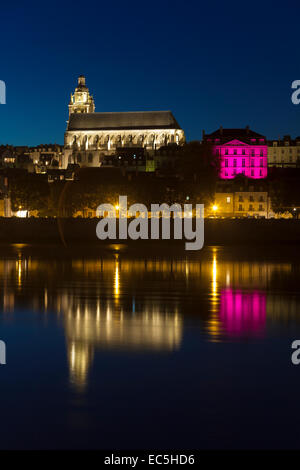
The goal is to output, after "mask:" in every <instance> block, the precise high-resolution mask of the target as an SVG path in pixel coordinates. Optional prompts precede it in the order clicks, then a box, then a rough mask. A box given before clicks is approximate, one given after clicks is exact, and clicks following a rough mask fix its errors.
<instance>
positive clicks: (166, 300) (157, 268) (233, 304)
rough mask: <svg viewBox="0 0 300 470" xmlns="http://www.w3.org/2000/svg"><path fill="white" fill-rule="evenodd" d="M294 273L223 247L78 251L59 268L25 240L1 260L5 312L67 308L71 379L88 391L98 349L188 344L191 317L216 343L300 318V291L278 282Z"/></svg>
mask: <svg viewBox="0 0 300 470" xmlns="http://www.w3.org/2000/svg"><path fill="white" fill-rule="evenodd" d="M292 275H293V270H292V264H291V263H274V262H251V261H250V262H249V261H238V262H232V261H229V260H228V261H226V259H222V256H221V254H220V252H219V249H217V248H212V250H211V251H210V252H209V257H207V258H205V257H204V258H202V259H201V260H199V259H198V260H197V259H196V260H189V261H188V260H186V259H164V258H161V259H160V258H155V259H151V258H149V259H147V258H145V259H143V258H141V259H139V258H137V259H132V258H128V259H127V258H126V257H125V256H124V257H123V255H122V256H119V257H115V258H113V257H107V258H91V259H86V258H83V259H80V258H76V259H74V258H73V259H71V260H67V261H66V260H63V261H61V262H57V263H53V265H52V266H51V268H50V267H49V263H48V262H47V259H34V257H31V256H24V254H23V252H22V248H18V250H17V253H15V255H14V256H12V257H11V258H10V259H5V260H3V259H2V260H0V279H1V280H2V283H1V289H0V310H1V309H2V310H3V311H4V312H5V314H6V318H10V315H13V312H15V311H17V310H18V308H19V307H20V306H21V307H22V310H24V309H25V310H27V311H31V312H38V313H39V314H40V315H41V316H43V315H45V318H46V317H47V315H53V313H55V314H56V315H57V318H58V321H59V324H60V325H61V326H62V327H63V329H64V335H65V341H66V349H67V358H68V366H69V371H70V382H71V383H72V384H73V385H75V386H76V388H77V390H79V391H80V390H84V387H85V386H86V385H87V382H88V376H89V370H90V368H91V365H92V363H93V359H94V356H95V355H96V354H97V352H99V351H101V350H107V351H126V352H134V353H138V352H143V353H145V352H149V351H151V352H152V353H160V354H162V353H164V354H165V353H169V352H172V351H175V350H178V349H179V348H181V346H182V344H183V335H184V321H185V320H186V319H188V317H189V316H192V317H193V319H194V321H197V322H199V323H200V324H201V325H202V327H203V330H204V331H205V333H206V335H205V337H206V340H209V341H222V340H223V339H224V337H233V336H234V337H236V338H237V337H245V336H247V337H248V336H249V337H253V336H257V335H262V334H264V333H265V330H266V326H267V322H269V323H270V322H273V323H274V324H279V326H280V327H282V326H284V325H285V324H286V325H288V323H289V321H297V322H298V321H299V315H298V312H299V299H298V296H289V295H286V294H285V293H282V294H280V296H278V295H276V296H275V295H274V293H273V292H272V290H270V288H272V287H273V288H275V289H276V287H278V286H280V288H281V286H282V282H283V279H285V280H286V283H287V284H289V280H290V278H291V277H292ZM147 286H148V288H149V287H151V289H148V290H147ZM145 289H146V290H145ZM158 294H159V295H158ZM204 298H205V299H207V301H208V303H207V305H206V304H205V303H203V302H206V300H205V301H203V299H204ZM190 299H191V303H190V302H189V300H190ZM198 300H200V302H199V305H200V306H199V307H198ZM201 305H202V307H201Z"/></svg>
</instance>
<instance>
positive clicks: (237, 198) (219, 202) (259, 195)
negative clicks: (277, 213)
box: [209, 177, 274, 219]
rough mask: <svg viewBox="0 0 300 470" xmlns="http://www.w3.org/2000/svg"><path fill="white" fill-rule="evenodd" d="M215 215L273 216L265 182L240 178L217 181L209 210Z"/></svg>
mask: <svg viewBox="0 0 300 470" xmlns="http://www.w3.org/2000/svg"><path fill="white" fill-rule="evenodd" d="M209 214H210V215H214V216H217V217H254V218H260V217H264V218H266V219H268V218H270V217H274V213H273V211H272V207H271V200H270V197H269V194H268V186H267V184H266V183H265V182H258V181H253V180H246V179H244V178H243V179H242V178H241V177H240V178H238V179H236V180H234V182H225V181H219V182H218V184H217V187H216V192H215V200H214V204H213V206H212V208H210V211H209Z"/></svg>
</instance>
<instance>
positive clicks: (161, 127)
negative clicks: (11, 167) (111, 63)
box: [62, 76, 185, 168]
mask: <svg viewBox="0 0 300 470" xmlns="http://www.w3.org/2000/svg"><path fill="white" fill-rule="evenodd" d="M184 142H185V136H184V131H183V130H182V129H181V127H180V126H179V124H178V123H177V121H176V119H175V118H174V116H173V114H172V113H171V111H138V112H120V113H117V112H116V113H96V112H95V106H94V100H93V98H92V97H91V95H90V94H89V90H88V88H87V87H86V85H85V78H84V77H83V76H80V77H79V79H78V87H77V88H76V90H75V93H74V94H73V95H71V102H70V104H69V121H68V126H67V130H66V132H65V142H64V156H63V161H62V167H63V168H67V166H68V164H70V163H71V164H73V163H77V164H79V165H80V166H87V167H99V166H100V165H101V162H102V160H103V158H104V156H106V155H115V154H117V153H118V150H119V149H133V151H134V149H135V148H136V149H140V148H143V149H145V151H146V152H147V153H148V155H153V154H154V153H155V151H156V149H159V148H160V147H162V146H165V145H168V144H177V145H182V144H183V143H184Z"/></svg>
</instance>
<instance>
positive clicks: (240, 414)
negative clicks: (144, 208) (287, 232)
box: [0, 245, 300, 449]
mask: <svg viewBox="0 0 300 470" xmlns="http://www.w3.org/2000/svg"><path fill="white" fill-rule="evenodd" d="M297 250H298V248H293V247H290V248H288V249H287V248H285V249H283V248H282V247H271V248H261V249H259V250H258V249H252V250H250V249H249V248H240V249H238V248H235V249H233V248H220V247H207V248H205V249H203V250H202V251H200V252H197V253H192V254H191V253H189V255H188V256H187V254H186V252H182V253H176V252H175V253H171V254H168V253H166V252H164V251H162V252H161V253H155V254H151V253H144V254H143V253H142V254H139V255H137V254H136V255H134V254H131V253H130V252H127V251H126V250H123V249H121V247H117V246H114V247H111V249H107V250H106V251H103V252H100V253H99V252H97V251H96V250H94V251H93V252H92V253H91V254H86V253H84V250H81V251H82V252H81V251H80V250H78V249H73V250H70V249H69V250H62V249H58V248H55V247H44V248H34V247H30V246H21V245H14V246H10V247H2V248H1V249H0V278H1V287H0V310H1V311H0V339H1V340H4V341H5V342H6V346H7V364H6V365H5V366H4V365H1V366H0V394H1V408H0V409H1V418H0V423H1V426H0V448H2V449H8V448H18V449H20V448H26V449H31V448H35V449H36V448H100V449H101V448H102V449H124V448H131V449H134V448H135V449H137V448H146V449H147V448H168V449H172V448H173V449H176V448H180V449H184V448H185V449H192V448H193V449H203V448H209V449H212V448H291V447H292V448H300V399H299V396H300V395H299V393H300V380H299V379H300V365H299V366H294V365H292V363H291V353H292V349H291V343H292V341H293V340H295V339H300V293H299V285H300V284H299V283H300V256H299V254H298V253H297ZM298 251H299V250H298Z"/></svg>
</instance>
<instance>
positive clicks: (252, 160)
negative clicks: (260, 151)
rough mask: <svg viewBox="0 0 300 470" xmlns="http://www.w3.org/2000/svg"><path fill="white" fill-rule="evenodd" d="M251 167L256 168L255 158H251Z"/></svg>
mask: <svg viewBox="0 0 300 470" xmlns="http://www.w3.org/2000/svg"><path fill="white" fill-rule="evenodd" d="M251 166H254V158H251Z"/></svg>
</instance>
